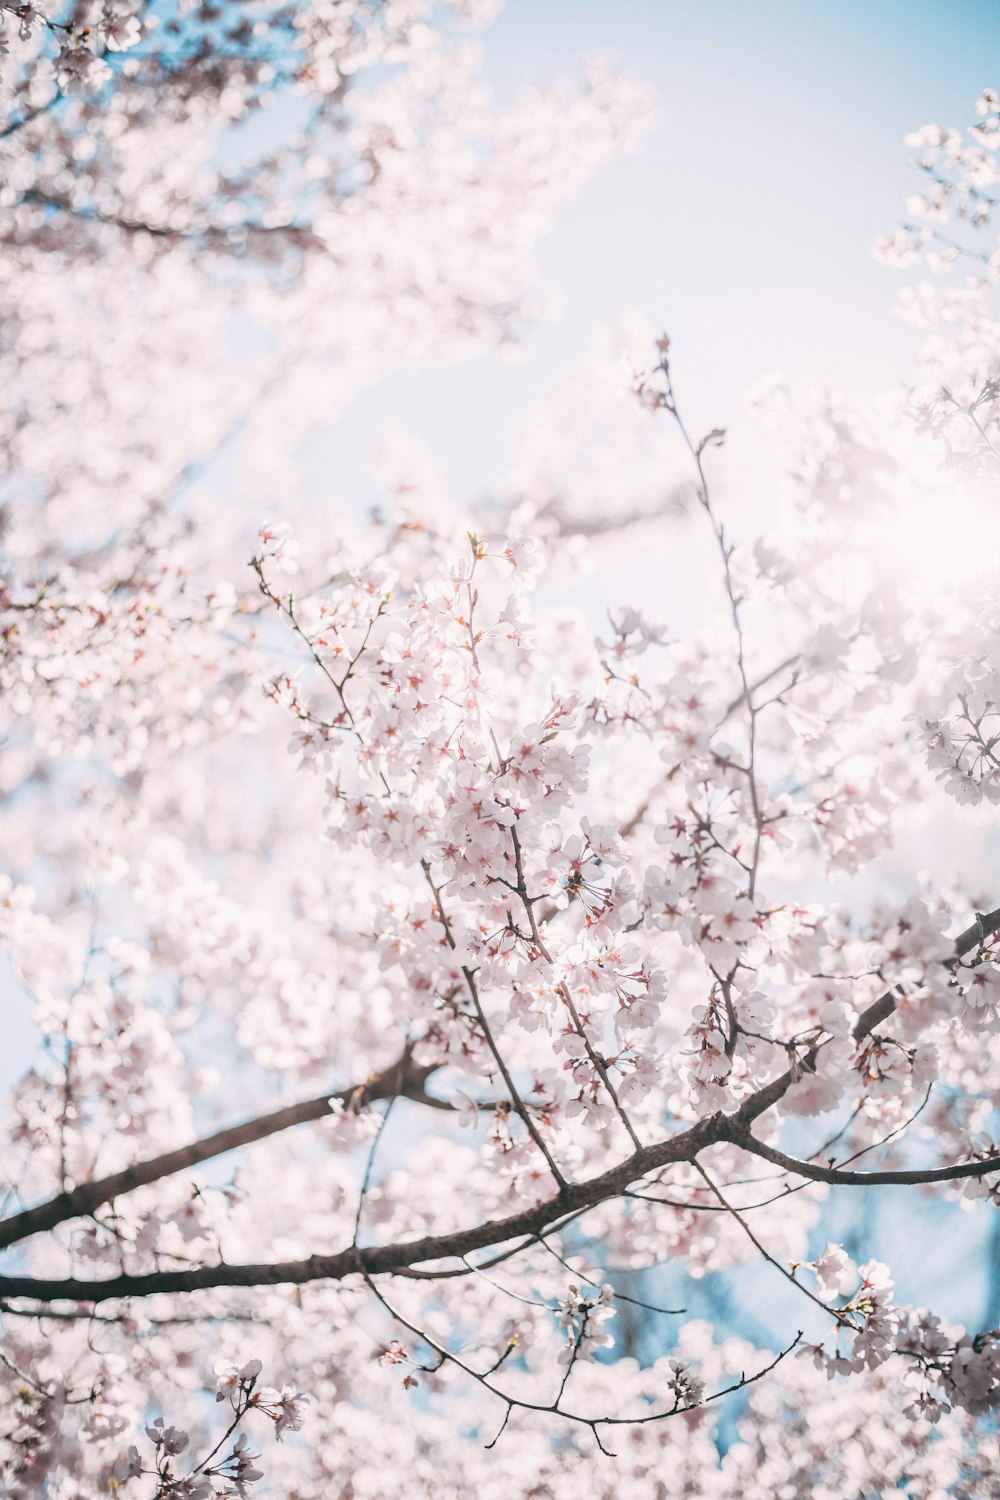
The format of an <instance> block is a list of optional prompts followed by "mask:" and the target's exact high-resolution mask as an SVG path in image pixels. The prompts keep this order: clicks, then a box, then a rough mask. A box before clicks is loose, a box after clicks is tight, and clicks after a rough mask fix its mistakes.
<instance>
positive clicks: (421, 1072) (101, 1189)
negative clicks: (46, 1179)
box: [0, 1049, 441, 1250]
mask: <svg viewBox="0 0 1000 1500" xmlns="http://www.w3.org/2000/svg"><path fill="white" fill-rule="evenodd" d="M432 1071H433V1070H432V1069H430V1068H414V1067H413V1066H412V1063H411V1060H410V1052H409V1049H407V1050H406V1051H404V1052H403V1054H402V1056H401V1057H400V1058H398V1059H397V1061H396V1062H394V1063H393V1064H392V1066H391V1067H388V1068H386V1069H384V1070H383V1072H381V1073H379V1074H377V1075H376V1076H375V1077H374V1078H371V1079H370V1080H369V1081H368V1082H367V1083H362V1084H358V1085H355V1086H353V1087H350V1088H346V1089H340V1090H338V1091H337V1092H336V1093H327V1094H318V1095H317V1096H316V1097H315V1098H314V1099H304V1100H301V1101H300V1102H299V1103H297V1104H286V1105H284V1106H283V1108H281V1109H275V1110H272V1111H271V1112H270V1113H269V1114H266V1115H259V1116H258V1117H257V1118H256V1119H255V1120H246V1121H244V1123H243V1124H242V1125H230V1126H228V1127H227V1128H226V1129H225V1130H217V1131H215V1132H214V1133H213V1134H212V1135H207V1136H204V1137H202V1139H201V1140H198V1141H191V1142H190V1143H189V1144H188V1145H186V1146H178V1147H177V1148H176V1150H174V1151H164V1152H163V1153H162V1155H160V1156H153V1157H150V1158H148V1160H146V1161H140V1162H135V1163H134V1164H133V1165H132V1166H130V1167H125V1168H124V1169H123V1170H122V1171H120V1172H112V1173H111V1174H110V1175H109V1176H107V1177H100V1178H97V1179H96V1180H95V1181H94V1182H86V1183H81V1184H80V1186H79V1187H75V1188H72V1189H71V1190H70V1191H69V1192H66V1193H59V1194H58V1195H57V1196H56V1197H55V1198H50V1199H49V1201H48V1202H47V1203H40V1204H39V1205H38V1206H37V1208H28V1209H24V1210H23V1212H21V1213H18V1214H13V1215H11V1217H10V1218H9V1219H4V1220H2V1221H0V1250H3V1249H6V1247H7V1246H8V1245H13V1244H14V1243H15V1242H16V1241H18V1240H23V1239H26V1238H27V1237H28V1236H29V1235H32V1234H40V1233H41V1232H42V1231H43V1230H46V1229H54V1228H55V1227H56V1225H58V1224H64V1223H65V1222H66V1221H67V1220H68V1219H77V1218H81V1217H83V1216H84V1215H86V1214H91V1213H93V1212H94V1210H95V1209H96V1208H99V1207H100V1206H101V1205H102V1204H104V1203H110V1202H111V1200H112V1199H113V1198H117V1197H119V1196H120V1195H121V1194H122V1193H131V1192H133V1191H134V1190H135V1189H136V1188H139V1187H145V1186H147V1184H149V1183H151V1182H158V1181H160V1180H161V1179H162V1178H164V1177H172V1176H173V1175H174V1174H175V1173H177V1172H183V1171H186V1170H187V1169H188V1168H189V1167H194V1166H197V1165H198V1164H199V1163H200V1162H203V1161H210V1160H211V1159H212V1158H213V1157H216V1156H223V1155H225V1153H226V1152H227V1151H235V1150H236V1149H237V1148H238V1147H240V1146H249V1145H250V1144H251V1143H252V1142H254V1141H262V1140H265V1139H266V1138H267V1137H268V1136H271V1135H277V1134H279V1133H280V1132H281V1131H283V1130H289V1129H291V1127H292V1126H293V1125H304V1124H305V1123H306V1122H307V1121H310V1120H322V1119H324V1118H325V1117H326V1116H328V1115H329V1114H330V1105H331V1104H332V1103H333V1102H334V1100H339V1101H340V1103H341V1104H343V1105H344V1106H345V1107H348V1106H350V1105H351V1104H352V1103H353V1104H355V1105H357V1104H358V1103H373V1102H374V1101H375V1100H377V1099H390V1098H392V1097H393V1095H395V1094H399V1095H401V1096H402V1097H403V1098H408V1099H413V1100H414V1101H416V1102H417V1103H421V1104H424V1103H427V1104H432V1105H435V1106H440V1104H441V1101H439V1100H435V1099H431V1098H430V1096H429V1095H427V1094H425V1093H424V1089H423V1085H424V1083H425V1082H426V1079H427V1076H428V1074H429V1073H430V1072H432Z"/></svg>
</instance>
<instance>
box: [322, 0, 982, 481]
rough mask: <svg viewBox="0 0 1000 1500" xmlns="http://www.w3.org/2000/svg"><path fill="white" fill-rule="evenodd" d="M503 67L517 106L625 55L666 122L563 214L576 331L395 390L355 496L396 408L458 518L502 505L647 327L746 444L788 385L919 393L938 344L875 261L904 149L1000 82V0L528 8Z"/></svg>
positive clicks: (697, 407)
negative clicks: (532, 425)
mask: <svg viewBox="0 0 1000 1500" xmlns="http://www.w3.org/2000/svg"><path fill="white" fill-rule="evenodd" d="M486 47H487V63H486V77H487V79H488V81H489V82H490V84H491V85H492V87H493V89H494V91H495V95H496V98H497V101H498V102H504V101H506V100H507V99H509V98H510V97H512V96H513V95H514V94H515V93H516V92H517V90H518V89H519V88H521V87H523V86H524V85H525V84H527V83H531V82H535V81H545V80H547V79H555V78H557V77H560V76H566V75H572V74H573V73H575V72H576V71H577V70H578V69H579V66H580V64H581V62H582V60H583V59H584V57H585V56H586V55H587V53H588V52H590V51H593V50H595V49H596V50H606V51H609V52H610V53H612V54H613V55H614V56H615V57H616V59H617V60H618V61H619V62H620V63H621V64H622V65H624V66H625V67H627V68H628V69H630V70H631V71H633V72H635V73H636V74H638V75H639V76H640V77H641V78H643V79H644V80H645V81H646V82H647V83H648V84H649V85H650V87H651V88H652V89H653V90H654V92H655V93H656V95H657V97H658V100H659V110H660V123H659V125H658V128H657V129H656V130H655V132H654V133H653V134H651V135H650V136H649V137H648V138H647V140H646V142H645V144H644V145H643V147H642V148H641V149H640V150H639V151H638V152H636V153H635V154H634V155H632V156H630V157H628V158H617V159H616V160H615V161H613V162H611V163H610V164H609V165H607V166H606V167H604V168H603V169H602V170H601V171H600V172H598V173H597V175H596V176H595V177H594V178H593V179H592V181H591V182H590V183H589V184H588V185H587V186H586V188H585V189H584V190H583V191H582V192H581V193H580V194H579V195H578V196H577V197H576V198H575V199H574V200H573V201H572V202H571V203H569V204H567V205H564V206H563V207H562V208H561V209H560V210H559V211H558V213H557V215H556V218H555V222H554V224H553V227H552V230H551V231H550V233H549V234H548V235H547V236H546V238H545V240H544V241H543V242H542V244H541V246H540V252H539V263H540V266H541V271H542V279H543V281H544V283H545V285H546V286H547V287H549V288H552V289H554V290H555V291H556V292H557V293H559V294H560V296H561V298H562V299H563V310H562V313H561V315H560V316H559V317H558V318H557V319H556V320H555V321H552V322H549V323H544V324H540V325H538V326H536V327H535V328H534V329H533V330H532V332H531V334H530V336H529V339H528V341H527V347H526V351H525V354H524V356H523V358H521V359H520V360H518V361H517V362H515V363H513V364H507V363H504V362H502V361H501V360H500V359H499V358H498V357H497V356H495V355H490V354H486V355H483V356H482V357H481V358H479V359H476V360H473V361H467V362H463V363H462V364H461V365H458V366H453V367H451V368H449V369H444V370H441V371H439V372H436V373H434V374H432V375H431V376H430V377H428V374H427V372H425V371H421V372H419V373H402V374H398V375H395V376H391V377H389V378H387V379H386V380H385V381H382V382H380V383H379V386H378V387H377V389H376V390H375V391H373V392H370V393H368V394H367V395H365V396H362V397H360V398H358V399H357V400H356V401H354V402H352V403H351V405H350V408H349V410H348V412H347V413H346V414H345V418H344V421H343V423H342V424H338V427H337V428H336V429H334V430H333V431H332V432H331V435H330V442H331V446H332V448H333V449H335V450H336V451H338V452H339V455H340V460H341V472H343V473H344V477H345V479H346V478H349V479H350V481H351V482H352V483H355V484H363V483H364V482H365V480H364V477H363V472H362V470H363V463H362V459H361V454H362V450H363V448H364V447H365V445H366V444H370V443H371V442H373V441H374V439H375V437H376V435H377V432H378V429H379V427H380V425H381V423H382V422H383V421H384V418H385V411H386V409H387V407H388V408H389V409H390V410H391V413H392V418H393V421H394V422H396V423H398V424H400V425H408V426H410V427H412V428H413V430H414V431H416V432H417V433H418V434H419V435H420V436H422V437H424V438H425V439H426V440H427V441H428V443H429V444H430V446H431V447H432V448H433V449H434V450H435V451H436V452H437V453H439V454H441V455H442V457H443V458H444V460H445V466H446V472H447V476H448V478H449V480H450V483H451V488H452V490H453V492H454V494H455V496H456V497H461V498H463V499H466V498H470V497H472V496H474V495H475V494H477V493H481V492H483V491H484V490H485V489H487V488H489V487H490V485H491V484H492V482H493V480H494V479H495V477H496V475H497V474H498V472H502V471H503V469H504V468H505V467H506V464H507V463H508V462H509V457H510V453H511V449H512V446H513V445H514V444H515V442H516V433H517V429H518V425H519V422H520V421H521V419H522V418H523V416H524V414H525V412H526V411H527V410H528V408H529V407H530V405H531V402H532V401H533V400H534V399H535V398H536V397H537V396H538V395H539V394H540V393H541V392H542V391H544V390H545V388H546V386H547V385H548V383H549V381H550V380H551V379H552V378H553V376H554V375H555V374H557V373H558V371H559V370H560V369H561V368H563V367H564V366H565V365H566V364H567V363H568V362H570V361H572V360H574V359H576V358H578V357H579V356H581V355H582V354H583V353H584V352H585V351H586V350H587V349H588V347H589V346H590V343H591V340H592V338H593V336H594V331H595V330H596V329H598V328H600V327H609V326H611V325H614V324H615V323H616V321H617V320H618V319H619V318H620V316H621V315H622V314H623V313H624V312H626V311H628V310H633V311H637V312H639V313H641V314H643V315H644V316H645V317H646V318H648V319H649V321H650V322H651V323H652V325H653V326H654V327H657V328H660V327H664V328H667V329H668V330H669V331H670V333H671V336H672V338H673V341H674V358H675V366H676V368H677V371H678V374H679V376H680V379H681V381H682V384H683V389H684V393H685V401H686V404H687V406H688V410H689V411H693V413H694V418H695V423H694V425H696V426H698V425H706V424H708V425H711V424H714V423H716V422H721V423H723V424H725V423H727V422H728V421H730V420H731V417H732V412H733V409H734V408H735V407H736V406H737V405H738V403H739V401H740V399H741V396H742V392H743V391H744V389H745V388H746V387H747V386H748V385H749V384H751V383H752V382H753V381H755V380H756V379H757V378H758V377H759V376H761V375H763V374H765V373H767V372H769V371H772V370H777V371H780V372H781V373H782V374H783V375H785V376H786V377H788V378H789V379H790V380H791V381H792V382H804V383H814V382H817V381H830V382H832V383H833V384H835V385H837V386H838V387H839V388H841V389H844V390H845V391H846V392H848V393H849V394H853V395H856V396H860V397H862V398H864V397H867V396H870V395H874V394H875V393H876V392H877V391H879V390H881V389H883V388H885V387H886V386H887V385H889V384H891V383H893V382H894V381H896V380H903V381H905V380H906V379H907V378H908V375H909V373H910V371H911V370H912V365H913V358H914V354H915V351H916V348H917V345H918V337H917V335H916V333H915V332H914V331H913V330H912V329H909V328H907V327H906V326H905V325H903V324H902V323H900V322H899V321H898V320H897V319H895V318H894V317H893V315H892V304H893V302H894V299H895V296H896V292H897V289H898V286H899V283H900V278H899V277H898V275H896V274H895V273H893V272H891V271H889V270H887V269H886V268H885V267H883V266H881V265H879V264H877V263H876V262H875V261H874V259H873V258H872V255H871V245H872V242H873V240H874V239H875V237H876V235H878V234H880V233H884V232H887V231H889V230H891V229H893V228H894V227H895V224H896V221H897V219H898V218H899V217H900V215H901V214H902V211H903V208H902V200H903V197H904V194H905V193H906V192H908V191H912V190H913V182H914V181H915V177H914V173H913V169H912V167H910V165H909V162H910V158H911V156H912V153H911V152H910V151H909V150H908V149H907V148H906V147H904V146H903V143H902V138H903V136H904V135H905V134H906V133H907V132H908V131H910V130H912V129H915V128H916V127H917V126H918V125H921V124H924V123H926V122H927V121H931V120H937V121H940V122H942V123H946V124H958V125H964V124H966V123H968V122H970V121H971V120H972V118H973V105H974V100H975V98H976V96H977V94H978V93H979V92H980V91H981V90H982V88H983V87H984V86H985V85H987V84H989V83H994V84H995V83H996V82H997V77H998V75H1000V5H998V4H997V3H995V0H948V3H947V4H945V3H941V0H936V3H932V0H836V3H833V0H825V3H824V0H541V3H540V0H508V4H507V7H506V9H505V10H504V11H503V12H501V14H500V16H499V18H498V19H497V21H496V22H495V23H494V25H493V26H492V27H491V29H490V31H489V32H488V33H487V35H486ZM347 434H349V441H348V442H347V443H345V441H344V439H345V435H347ZM345 464H346V471H345V469H344V465H345ZM328 472H329V470H327V473H328Z"/></svg>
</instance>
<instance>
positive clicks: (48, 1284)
mask: <svg viewBox="0 0 1000 1500" xmlns="http://www.w3.org/2000/svg"><path fill="white" fill-rule="evenodd" d="M728 1123H729V1122H728V1121H726V1120H724V1119H723V1118H722V1117H721V1116H719V1115H713V1116H712V1118H711V1119H709V1120H701V1121H699V1122H698V1124H697V1125H693V1126H692V1127H691V1128H690V1129H689V1130H686V1131H684V1132H683V1133H682V1134H681V1135H678V1136H674V1137H672V1138H671V1139H670V1140H667V1141H661V1142H659V1143H658V1144H657V1145H655V1146H647V1147H645V1148H644V1149H643V1150H642V1151H637V1152H635V1154H634V1155H633V1156H631V1157H629V1158H628V1160H627V1161H624V1162H622V1163H620V1164H619V1165H618V1166H616V1167H612V1168H611V1169H610V1171H607V1172H603V1173H602V1174H601V1175H600V1176H598V1177H592V1178H590V1179H589V1180H588V1181H586V1182H580V1183H571V1184H569V1185H567V1186H566V1187H564V1188H563V1189H561V1191H560V1192H559V1193H557V1194H556V1195H555V1196H554V1197H552V1198H549V1199H547V1200H546V1201H545V1202H544V1203H540V1204H537V1205H536V1206H535V1207H534V1208H529V1209H522V1211H521V1212H520V1213H516V1214H511V1215H510V1216H509V1217H508V1218H505V1219H490V1220H488V1221H487V1222H485V1223H482V1224H476V1225H473V1226H472V1227H471V1228H469V1229H463V1230H456V1231H454V1232H453V1233H450V1234H440V1235H427V1236H425V1237H424V1238H422V1239H419V1240H406V1241H403V1242H402V1243H401V1244H396V1245H382V1246H378V1247H368V1248H363V1247H355V1246H350V1247H348V1248H347V1249H345V1250H341V1251H339V1252H338V1253H336V1254H334V1255H311V1256H309V1257H308V1258H307V1259H305V1260H297V1261H278V1262H264V1263H261V1264H258V1265H215V1266H199V1267H197V1268H195V1269H193V1270H186V1271H162V1272H152V1273H149V1274H144V1275H135V1276H131V1275H125V1276H116V1277H113V1278H111V1279H108V1280H104V1281H80V1280H76V1279H73V1278H66V1279H58V1278H56V1279H52V1278H46V1277H35V1276H0V1297H32V1298H34V1299H36V1300H37V1301H41V1302H58V1301H71V1302H88V1303H98V1302H108V1301H112V1300H114V1299H116V1298H119V1297H152V1296H157V1295H159V1294H161V1293H164V1292H194V1291H202V1290H205V1289H207V1288H211V1287H236V1286H278V1285H282V1284H292V1285H304V1284H305V1283H307V1282H311V1281H339V1280H342V1279H343V1278H344V1277H346V1276H350V1275H353V1274H364V1275H369V1276H378V1275H385V1274H391V1273H393V1272H398V1271H406V1270H407V1269H409V1268H410V1267H411V1266H414V1265H419V1264H421V1263H423V1262H426V1261H435V1260H443V1259H446V1258H449V1257H453V1256H463V1255H469V1254H471V1253H472V1252H473V1251H475V1250H483V1249H486V1248H487V1247H489V1246H491V1245H500V1244H504V1243H506V1242H507V1241H508V1240H511V1239H515V1238H520V1237H521V1236H524V1235H532V1236H537V1235H538V1234H539V1232H541V1231H543V1230H546V1229H549V1228H550V1227H551V1226H552V1225H553V1224H554V1223H556V1222H557V1221H558V1220H559V1219H562V1218H563V1217H564V1216H565V1215H566V1214H567V1213H572V1212H573V1211H579V1210H584V1209H588V1208H593V1207H594V1206H595V1205H596V1204H598V1203H603V1202H606V1201H607V1200H608V1199H611V1198H617V1197H620V1196H621V1194H622V1193H623V1192H624V1190H625V1189H626V1188H627V1187H628V1185H629V1183H631V1182H635V1181H636V1180H637V1179H638V1178H641V1177H643V1176H644V1175H645V1174H646V1173H647V1172H651V1171H654V1170H655V1169H656V1168H658V1167H662V1166H666V1165H667V1164H668V1163H671V1162H679V1161H690V1160H693V1158H694V1156H695V1155H696V1154H697V1153H698V1152H699V1151H703V1150H704V1149H705V1148H706V1147H707V1146H709V1145H712V1144H713V1143H714V1142H716V1141H718V1140H722V1139H725V1138H726V1137H727V1127H728Z"/></svg>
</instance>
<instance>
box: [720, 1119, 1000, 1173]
mask: <svg viewBox="0 0 1000 1500" xmlns="http://www.w3.org/2000/svg"><path fill="white" fill-rule="evenodd" d="M737 1145H739V1146H742V1148H743V1150H744V1151H749V1152H750V1154H751V1155H752V1156H759V1157H761V1158H762V1160H764V1161H770V1162H774V1164H775V1166H778V1167H784V1168H785V1170H786V1171H787V1172H794V1173H796V1175H797V1176H799V1177H811V1178H812V1180H813V1181H814V1182H829V1183H833V1184H834V1185H843V1186H844V1187H894V1186H895V1187H904V1186H909V1187H912V1186H918V1185H919V1184H921V1183H925V1182H952V1181H953V1180H955V1179H956V1178H959V1177H985V1176H986V1175H987V1174H988V1173H990V1172H1000V1156H990V1157H987V1158H986V1159H985V1160H983V1161H963V1162H956V1163H955V1164H954V1165H953V1166H950V1167H915V1168H913V1169H912V1170H910V1171H901V1172H849V1171H845V1170H844V1169H843V1168H841V1167H821V1166H819V1165H818V1164H817V1163H816V1162H814V1161H800V1160H799V1159H798V1157H796V1156H786V1155H785V1153H784V1151H778V1150H776V1149H775V1148H774V1147H773V1146H765V1145H764V1144H763V1142H762V1141H758V1140H756V1139H755V1138H754V1137H753V1136H752V1135H751V1134H750V1133H749V1131H747V1132H746V1133H745V1134H744V1135H742V1136H741V1137H739V1139H738V1140H737Z"/></svg>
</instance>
